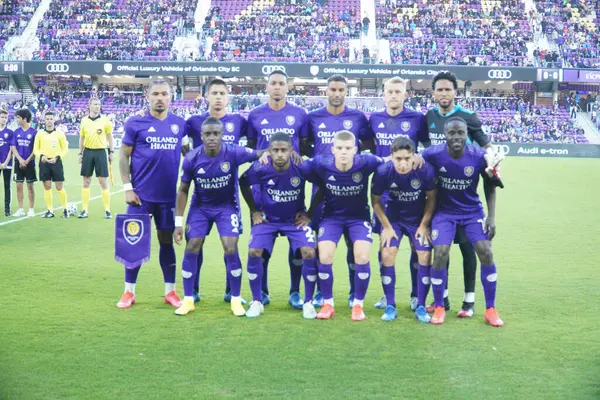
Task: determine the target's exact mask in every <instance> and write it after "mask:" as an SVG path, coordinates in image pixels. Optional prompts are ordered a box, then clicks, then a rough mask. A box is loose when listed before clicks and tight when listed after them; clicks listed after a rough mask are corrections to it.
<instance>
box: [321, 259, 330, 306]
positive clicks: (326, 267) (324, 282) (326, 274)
mask: <svg viewBox="0 0 600 400" xmlns="http://www.w3.org/2000/svg"><path fill="white" fill-rule="evenodd" d="M318 271H319V282H321V293H322V294H323V298H324V299H325V300H329V299H333V266H332V265H331V264H321V263H319V267H318Z"/></svg>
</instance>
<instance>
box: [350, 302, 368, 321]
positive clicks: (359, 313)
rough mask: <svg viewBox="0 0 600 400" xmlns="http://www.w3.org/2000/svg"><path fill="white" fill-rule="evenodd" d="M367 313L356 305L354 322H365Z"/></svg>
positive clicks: (353, 311) (353, 313)
mask: <svg viewBox="0 0 600 400" xmlns="http://www.w3.org/2000/svg"><path fill="white" fill-rule="evenodd" d="M365 318H366V317H365V313H364V311H363V307H362V306H360V305H358V304H356V305H354V306H352V321H364V320H365Z"/></svg>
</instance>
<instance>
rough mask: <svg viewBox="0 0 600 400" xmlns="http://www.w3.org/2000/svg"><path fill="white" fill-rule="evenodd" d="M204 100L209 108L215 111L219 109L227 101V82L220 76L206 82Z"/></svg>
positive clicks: (222, 107) (223, 106) (225, 104)
mask: <svg viewBox="0 0 600 400" xmlns="http://www.w3.org/2000/svg"><path fill="white" fill-rule="evenodd" d="M206 100H208V104H209V105H210V108H211V109H213V110H215V111H221V110H223V109H224V108H225V107H227V104H228V103H229V89H227V82H225V81H224V80H223V79H221V78H215V79H213V80H211V81H210V82H208V86H207V87H206Z"/></svg>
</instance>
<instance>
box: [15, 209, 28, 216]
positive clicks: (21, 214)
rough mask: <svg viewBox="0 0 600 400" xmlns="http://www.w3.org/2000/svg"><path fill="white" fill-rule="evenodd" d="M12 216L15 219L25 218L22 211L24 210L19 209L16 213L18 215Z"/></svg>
mask: <svg viewBox="0 0 600 400" xmlns="http://www.w3.org/2000/svg"><path fill="white" fill-rule="evenodd" d="M12 216H13V217H24V216H25V211H23V209H22V208H19V209H18V210H17V212H16V213H14V214H13V215H12Z"/></svg>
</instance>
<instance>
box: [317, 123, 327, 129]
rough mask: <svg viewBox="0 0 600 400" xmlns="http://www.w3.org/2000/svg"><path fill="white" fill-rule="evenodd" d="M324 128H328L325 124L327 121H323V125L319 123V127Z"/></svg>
mask: <svg viewBox="0 0 600 400" xmlns="http://www.w3.org/2000/svg"><path fill="white" fill-rule="evenodd" d="M323 128H327V127H326V126H325V123H323V122H321V125H319V129H323Z"/></svg>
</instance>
